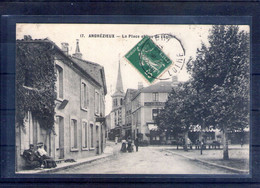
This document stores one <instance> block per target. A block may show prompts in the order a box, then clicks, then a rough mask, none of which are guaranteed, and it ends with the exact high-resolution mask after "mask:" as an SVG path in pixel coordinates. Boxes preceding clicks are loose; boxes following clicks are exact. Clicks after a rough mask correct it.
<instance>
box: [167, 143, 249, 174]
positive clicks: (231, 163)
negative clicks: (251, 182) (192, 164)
mask: <svg viewBox="0 0 260 188" xmlns="http://www.w3.org/2000/svg"><path fill="white" fill-rule="evenodd" d="M166 151H168V152H170V153H171V154H173V155H179V156H182V157H185V158H187V159H190V160H195V161H199V162H202V163H205V164H208V165H213V166H216V167H220V168H224V169H227V170H231V171H234V172H237V173H243V174H244V173H249V146H248V145H244V146H243V147H242V148H241V146H238V145H230V146H229V160H223V150H222V149H211V150H209V149H207V150H203V152H202V155H201V154H200V150H195V149H193V150H189V151H184V150H183V149H179V150H176V149H166Z"/></svg>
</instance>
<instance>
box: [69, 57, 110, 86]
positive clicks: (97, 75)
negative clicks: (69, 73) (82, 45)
mask: <svg viewBox="0 0 260 188" xmlns="http://www.w3.org/2000/svg"><path fill="white" fill-rule="evenodd" d="M71 59H72V60H73V61H74V62H75V63H76V64H77V65H78V66H80V67H81V68H82V69H83V70H84V71H86V72H87V73H88V74H89V75H90V76H91V77H92V78H94V79H95V80H96V81H97V82H98V83H99V84H100V85H102V86H103V87H106V85H105V83H104V80H103V78H102V73H101V71H102V69H103V67H102V66H101V65H99V64H97V63H93V62H90V61H86V60H83V59H79V58H77V57H71ZM103 76H105V75H103Z"/></svg>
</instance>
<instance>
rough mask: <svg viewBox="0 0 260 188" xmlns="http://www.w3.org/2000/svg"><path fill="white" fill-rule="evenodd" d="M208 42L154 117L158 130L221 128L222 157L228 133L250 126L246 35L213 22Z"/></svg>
mask: <svg viewBox="0 0 260 188" xmlns="http://www.w3.org/2000/svg"><path fill="white" fill-rule="evenodd" d="M208 42H209V44H208V45H207V46H206V45H205V44H204V43H202V44H201V48H200V49H197V57H196V59H195V60H192V61H190V62H189V63H188V64H187V70H188V72H189V73H190V75H191V79H190V80H189V81H188V82H186V83H183V84H179V87H177V88H175V89H174V90H172V92H171V93H170V95H169V98H168V100H167V102H166V105H165V108H164V110H162V111H161V112H160V114H159V116H158V118H157V120H156V121H157V124H158V127H159V129H160V130H173V131H174V132H184V133H186V134H185V135H186V136H185V137H186V139H187V135H188V134H187V132H188V130H189V128H190V126H191V125H200V126H201V127H202V129H203V128H205V127H209V126H213V127H214V128H218V129H220V130H222V131H223V159H228V158H229V156H228V142H227V132H228V131H232V130H243V129H244V128H245V127H247V126H249V87H250V74H249V73H250V69H249V67H250V66H249V62H250V61H249V56H250V49H249V34H248V33H247V32H245V31H242V30H240V29H239V26H224V25H216V26H213V27H212V29H211V30H210V34H209V36H208Z"/></svg>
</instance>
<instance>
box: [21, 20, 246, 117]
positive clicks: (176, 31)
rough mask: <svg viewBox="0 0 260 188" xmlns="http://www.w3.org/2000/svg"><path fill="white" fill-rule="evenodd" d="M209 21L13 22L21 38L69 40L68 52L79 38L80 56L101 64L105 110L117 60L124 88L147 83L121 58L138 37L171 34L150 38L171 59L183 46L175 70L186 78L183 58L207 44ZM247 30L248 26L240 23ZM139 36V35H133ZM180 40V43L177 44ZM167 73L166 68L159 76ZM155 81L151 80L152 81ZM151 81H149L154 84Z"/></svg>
mask: <svg viewBox="0 0 260 188" xmlns="http://www.w3.org/2000/svg"><path fill="white" fill-rule="evenodd" d="M211 27H212V26H211V25H179V24H178V25H177V24H168V25H159V24H156V25H155V24H149V25H145V24H22V23H21V24H17V26H16V38H17V39H22V38H23V37H24V35H31V37H32V38H33V39H44V38H49V39H50V40H51V41H53V42H54V43H55V44H56V45H57V46H59V47H61V43H62V42H67V43H68V44H69V54H70V55H72V54H73V53H75V48H76V39H79V47H80V52H81V53H82V55H83V56H82V59H85V60H88V61H92V62H95V63H98V64H100V65H102V66H104V69H105V76H106V83H107V90H108V93H107V95H106V97H105V99H106V114H108V113H109V112H110V110H111V107H112V100H111V95H112V94H113V93H114V92H115V85H116V79H117V71H118V64H119V62H120V65H121V73H122V78H123V87H124V91H126V90H127V89H128V88H133V89H136V88H137V86H138V82H142V83H143V85H144V86H148V85H150V84H149V83H148V82H147V81H146V80H145V79H144V78H143V77H142V76H141V75H140V73H139V72H138V71H137V70H136V69H135V68H134V67H133V66H132V65H130V63H129V62H128V61H127V60H126V59H125V58H124V56H125V55H126V54H127V53H128V52H129V51H130V50H131V49H132V48H133V47H134V46H135V45H136V44H137V43H138V42H139V41H140V40H141V39H142V38H141V36H143V35H149V36H154V35H157V34H163V33H164V34H165V33H167V34H171V35H173V36H175V37H176V38H177V39H178V41H177V40H174V39H171V40H169V41H167V40H166V41H165V40H155V39H153V38H152V40H153V41H154V42H155V43H156V45H158V46H160V47H162V50H163V52H164V53H165V54H166V55H167V56H168V57H169V58H170V59H171V60H173V62H175V61H176V58H177V56H176V55H177V54H178V53H181V52H182V48H181V45H182V46H183V48H184V49H185V57H184V58H183V59H184V60H185V61H182V62H183V64H184V66H183V67H184V68H183V69H182V70H178V73H176V75H177V76H178V80H179V81H187V80H188V79H189V75H188V73H187V71H186V69H185V64H186V62H187V60H188V59H189V58H190V57H192V58H193V59H195V57H196V50H197V48H199V47H200V45H201V43H202V42H204V43H206V44H207V37H208V34H209V29H210V28H211ZM242 29H245V30H248V29H249V27H248V26H242ZM95 34H96V35H99V34H109V35H114V36H115V38H98V37H90V35H95ZM137 37H139V38H137ZM180 43H181V45H180ZM166 77H169V74H168V73H167V72H166V73H164V74H163V75H162V77H161V78H166ZM154 83H155V82H154ZM154 83H152V84H154Z"/></svg>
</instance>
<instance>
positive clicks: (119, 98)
mask: <svg viewBox="0 0 260 188" xmlns="http://www.w3.org/2000/svg"><path fill="white" fill-rule="evenodd" d="M124 96H125V93H124V88H123V81H122V75H121V68H120V61H119V62H118V71H117V80H116V91H115V93H114V94H113V95H112V99H113V106H112V110H115V109H118V108H120V107H122V105H123V100H124ZM120 113H121V112H120ZM119 116H121V115H119ZM119 119H120V118H119ZM118 121H119V120H118Z"/></svg>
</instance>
